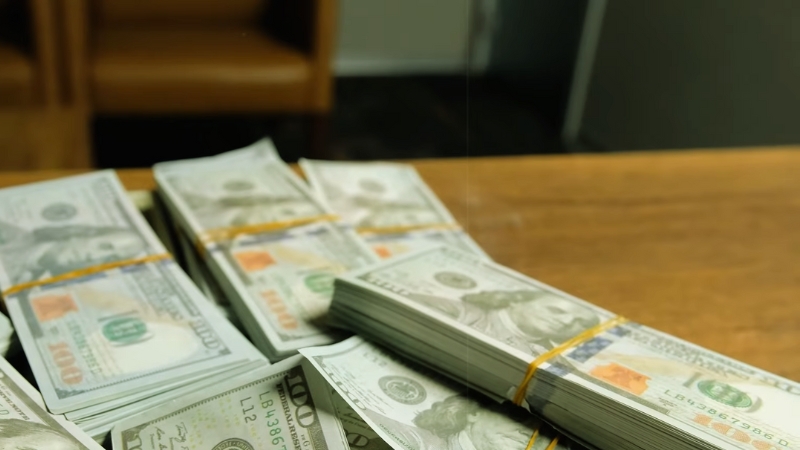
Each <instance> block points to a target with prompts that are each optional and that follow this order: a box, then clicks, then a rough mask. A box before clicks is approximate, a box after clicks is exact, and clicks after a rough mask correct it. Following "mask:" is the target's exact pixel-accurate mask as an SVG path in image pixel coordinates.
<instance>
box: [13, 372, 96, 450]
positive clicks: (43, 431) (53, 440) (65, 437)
mask: <svg viewBox="0 0 800 450" xmlns="http://www.w3.org/2000/svg"><path fill="white" fill-rule="evenodd" d="M0 448H2V449H9V450H13V449H37V450H38V449H75V450H78V449H80V450H101V449H102V447H100V446H99V445H98V444H97V443H95V442H94V441H93V440H92V439H91V438H90V437H89V436H87V435H86V434H85V433H84V432H83V431H81V430H80V429H79V428H78V427H76V426H75V425H74V424H72V423H70V422H69V421H67V420H65V419H64V418H63V417H61V416H55V415H51V414H48V412H47V411H45V409H44V405H42V397H41V396H40V395H39V393H38V392H37V391H36V389H34V388H33V386H31V385H30V384H29V383H28V382H27V381H26V380H25V378H23V377H22V376H21V375H20V374H19V373H18V372H17V371H16V370H15V369H14V368H13V367H12V366H11V364H9V363H8V361H6V360H5V359H3V358H0Z"/></svg>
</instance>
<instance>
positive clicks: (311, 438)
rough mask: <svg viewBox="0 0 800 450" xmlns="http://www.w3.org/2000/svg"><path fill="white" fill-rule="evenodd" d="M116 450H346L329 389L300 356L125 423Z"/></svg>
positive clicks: (117, 430) (115, 439)
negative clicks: (194, 449)
mask: <svg viewBox="0 0 800 450" xmlns="http://www.w3.org/2000/svg"><path fill="white" fill-rule="evenodd" d="M112 442H113V445H114V449H117V450H161V449H165V448H168V449H173V448H174V449H184V448H186V449H190V448H203V449H220V450H222V449H226V450H227V449H240V450H255V449H276V450H277V449H281V450H290V449H291V450H345V449H346V448H347V443H346V441H345V438H344V433H343V431H342V429H341V425H340V424H339V421H338V419H336V416H335V415H334V412H333V405H332V403H331V398H330V392H329V388H328V386H327V383H326V382H325V381H324V380H323V379H322V378H321V377H320V376H319V374H318V373H317V371H316V370H315V369H314V368H313V367H309V366H307V363H304V362H303V358H302V357H301V356H299V355H297V356H294V357H292V358H289V359H287V360H285V361H282V362H281V363H279V364H276V365H274V366H272V367H267V368H261V369H257V370H253V371H251V372H249V373H246V374H243V375H240V376H237V377H235V378H232V379H230V380H228V381H226V382H224V383H220V384H218V385H217V386H215V387H213V388H208V389H204V390H202V391H199V392H197V393H195V394H192V395H189V396H186V397H183V398H181V399H177V400H173V401H171V402H169V403H166V404H163V405H161V406H158V407H156V408H154V409H152V410H149V411H145V412H144V413H141V414H139V415H136V416H134V417H131V418H128V419H125V420H123V421H122V422H120V423H118V424H117V425H116V426H115V427H114V429H113V430H112Z"/></svg>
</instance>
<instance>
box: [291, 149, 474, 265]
mask: <svg viewBox="0 0 800 450" xmlns="http://www.w3.org/2000/svg"><path fill="white" fill-rule="evenodd" d="M300 167H302V168H303V172H304V173H305V175H306V178H307V179H308V181H309V183H310V184H311V186H312V187H313V189H314V191H315V192H317V193H318V194H319V196H320V197H321V198H322V199H323V200H324V201H325V202H326V204H327V205H328V206H329V207H330V208H331V209H332V210H333V211H334V212H336V213H337V214H338V215H339V216H341V218H342V220H344V221H345V222H346V223H348V224H350V225H352V226H353V227H355V228H356V230H357V231H358V233H359V234H360V235H361V236H362V237H363V238H364V239H366V241H367V242H368V243H369V245H370V246H371V247H372V249H373V250H374V251H375V253H377V254H378V255H379V256H380V257H381V258H389V257H392V256H394V255H400V254H403V253H407V252H411V251H415V250H419V249H421V248H425V247H429V246H431V245H436V244H448V245H452V246H455V247H458V248H460V249H462V250H464V251H468V252H472V253H475V254H476V255H480V256H482V257H484V258H488V256H487V255H486V253H484V251H483V250H481V248H480V247H479V246H478V244H476V243H475V241H473V240H472V238H470V237H469V235H468V234H467V233H465V232H464V230H463V229H462V228H461V227H460V226H459V225H458V223H457V222H456V220H455V219H454V218H453V216H452V215H451V214H450V212H449V211H448V210H447V208H445V206H444V205H443V204H442V202H441V201H439V199H438V198H437V197H436V194H434V193H433V191H431V189H430V188H429V187H428V185H426V184H425V182H424V181H423V180H422V178H421V177H420V176H419V174H418V173H417V171H416V170H414V167H412V166H410V165H408V164H398V163H389V162H343V161H318V160H309V159H301V160H300Z"/></svg>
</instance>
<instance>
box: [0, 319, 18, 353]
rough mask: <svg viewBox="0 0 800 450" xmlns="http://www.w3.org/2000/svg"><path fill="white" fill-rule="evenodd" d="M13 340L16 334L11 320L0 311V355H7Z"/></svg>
mask: <svg viewBox="0 0 800 450" xmlns="http://www.w3.org/2000/svg"><path fill="white" fill-rule="evenodd" d="M15 341H16V334H14V327H13V326H11V321H10V320H8V317H6V316H5V315H3V313H0V356H7V355H8V353H9V350H10V349H11V348H12V346H13V344H14V342H15Z"/></svg>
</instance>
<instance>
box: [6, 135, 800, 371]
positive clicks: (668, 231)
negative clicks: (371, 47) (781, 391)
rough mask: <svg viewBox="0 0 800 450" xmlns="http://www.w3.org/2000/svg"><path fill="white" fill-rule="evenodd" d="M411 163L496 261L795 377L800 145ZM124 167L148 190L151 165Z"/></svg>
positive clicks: (14, 176)
mask: <svg viewBox="0 0 800 450" xmlns="http://www.w3.org/2000/svg"><path fill="white" fill-rule="evenodd" d="M414 165H415V166H416V167H417V169H418V170H419V172H420V173H421V175H422V176H423V178H424V179H425V180H426V181H427V182H428V184H429V185H430V186H431V188H433V190H434V191H435V192H436V193H437V194H438V195H439V197H440V198H441V199H442V200H443V201H444V203H445V204H446V205H447V207H448V208H450V210H451V211H452V213H453V214H454V215H455V216H456V218H457V219H458V220H459V221H460V222H461V223H462V224H463V225H464V227H465V228H467V229H468V231H469V232H470V234H471V235H472V236H473V238H474V239H475V240H476V241H477V242H478V243H479V244H480V245H481V246H482V247H483V248H484V249H485V250H486V252H487V253H489V255H491V256H492V257H493V258H494V259H495V260H496V261H497V262H499V263H501V264H504V265H507V266H509V267H511V268H513V269H516V270H518V271H520V272H523V273H525V274H527V275H530V276H532V277H534V278H537V279H539V280H541V281H543V282H545V283H549V284H551V285H553V286H556V287H558V288H560V289H563V290H565V291H567V292H570V293H572V294H574V295H577V296H579V297H581V298H584V299H586V300H588V301H590V302H593V303H595V304H597V305H599V306H602V307H604V308H606V309H609V310H611V311H614V312H616V313H618V314H622V315H625V316H627V317H629V318H631V319H633V320H635V321H637V322H640V323H643V324H646V325H648V326H651V327H654V328H657V329H660V330H662V331H665V332H667V333H670V334H673V335H676V336H678V337H681V338H683V339H686V340H689V341H692V342H694V343H696V344H699V345H701V346H704V347H707V348H709V349H712V350H715V351H718V352H720V353H722V354H725V355H728V356H731V357H733V358H736V359H739V360H741V361H744V362H747V363H750V364H753V365H755V366H758V367H761V368H763V369H766V370H768V371H770V372H774V373H776V374H778V375H782V376H784V377H787V378H790V379H793V380H796V381H797V380H800V357H798V352H797V348H798V346H800V299H799V298H798V297H800V295H799V294H800V148H779V149H747V150H726V151H683V152H656V153H629V154H612V155H569V156H544V157H543V156H523V157H504V158H469V159H450V160H424V161H415V162H414ZM119 173H120V176H121V178H122V180H123V182H124V183H125V185H126V186H127V187H128V188H129V189H152V188H153V187H154V183H153V179H152V176H151V174H150V172H149V170H122V171H119ZM62 175H66V173H65V172H58V171H51V172H29V173H0V186H10V185H15V184H21V183H25V182H31V181H36V180H43V179H48V178H54V177H58V176H62Z"/></svg>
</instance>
